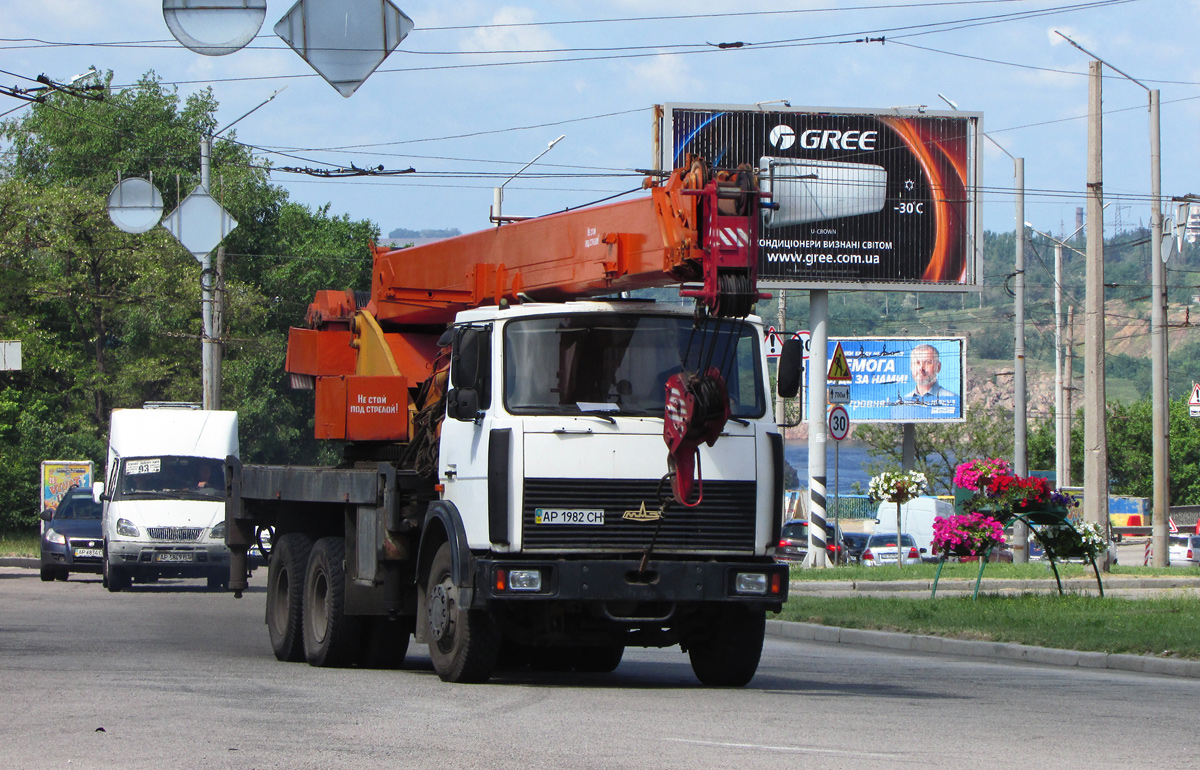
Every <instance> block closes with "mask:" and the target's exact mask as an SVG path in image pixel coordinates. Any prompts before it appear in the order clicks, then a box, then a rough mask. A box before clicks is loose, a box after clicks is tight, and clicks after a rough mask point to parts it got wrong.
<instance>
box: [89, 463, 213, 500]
mask: <svg viewBox="0 0 1200 770" xmlns="http://www.w3.org/2000/svg"><path fill="white" fill-rule="evenodd" d="M185 497H186V498H195V499H205V500H212V499H219V500H223V499H224V498H225V463H224V462H222V461H221V460H216V459H213V458H210V457H179V456H174V455H164V456H160V457H126V458H123V459H122V460H121V476H120V479H119V480H118V482H117V490H116V494H115V495H114V496H113V499H115V500H122V499H125V500H138V499H143V500H144V499H151V498H171V499H177V498H185Z"/></svg>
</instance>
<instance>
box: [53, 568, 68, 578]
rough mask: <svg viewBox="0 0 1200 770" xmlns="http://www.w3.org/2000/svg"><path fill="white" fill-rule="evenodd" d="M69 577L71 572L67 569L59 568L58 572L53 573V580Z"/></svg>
mask: <svg viewBox="0 0 1200 770" xmlns="http://www.w3.org/2000/svg"><path fill="white" fill-rule="evenodd" d="M69 577H71V573H70V571H69V570H65V569H60V570H58V572H55V573H54V579H55V580H64V581H65V580H66V579H67V578H69Z"/></svg>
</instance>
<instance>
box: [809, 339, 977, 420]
mask: <svg viewBox="0 0 1200 770" xmlns="http://www.w3.org/2000/svg"><path fill="white" fill-rule="evenodd" d="M839 342H840V343H842V352H843V353H844V354H845V356H846V363H847V365H848V366H849V367H850V374H851V380H850V403H848V404H846V405H845V406H846V409H847V411H849V412H850V422H851V423H852V424H853V423H860V422H961V421H962V420H963V419H964V413H963V398H962V396H963V385H964V383H965V382H966V360H967V359H966V344H967V341H966V338H964V337H840V338H837V339H834V338H830V339H829V340H828V352H827V353H826V364H825V366H826V371H828V366H829V362H831V361H832V360H833V351H834V349H835V348H836V347H837V344H838V343H839ZM813 360H814V359H813V358H812V357H811V356H810V357H809V361H813ZM811 371H812V367H811V366H809V367H806V368H805V375H806V377H807V375H808V374H809V373H810V372H811Z"/></svg>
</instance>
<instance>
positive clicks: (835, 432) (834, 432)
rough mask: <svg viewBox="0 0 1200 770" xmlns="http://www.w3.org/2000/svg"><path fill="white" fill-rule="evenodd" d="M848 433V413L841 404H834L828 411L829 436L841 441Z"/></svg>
mask: <svg viewBox="0 0 1200 770" xmlns="http://www.w3.org/2000/svg"><path fill="white" fill-rule="evenodd" d="M849 433H850V413H849V412H847V411H846V407H844V406H842V405H841V404H834V405H833V408H831V409H830V410H829V435H830V436H832V437H833V438H834V440H836V441H841V440H842V439H844V438H846V436H847V434H849Z"/></svg>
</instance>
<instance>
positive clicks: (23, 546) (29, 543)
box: [0, 532, 41, 559]
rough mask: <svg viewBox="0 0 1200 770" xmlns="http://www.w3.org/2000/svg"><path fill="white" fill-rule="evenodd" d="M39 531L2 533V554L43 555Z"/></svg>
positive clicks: (0, 546) (0, 552) (0, 544)
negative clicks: (39, 541)
mask: <svg viewBox="0 0 1200 770" xmlns="http://www.w3.org/2000/svg"><path fill="white" fill-rule="evenodd" d="M38 537H39V536H38V533H37V532H28V533H26V532H8V533H4V534H0V556H30V557H33V558H35V559H36V558H38V557H39V556H40V555H41V552H40V545H39V543H38Z"/></svg>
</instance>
